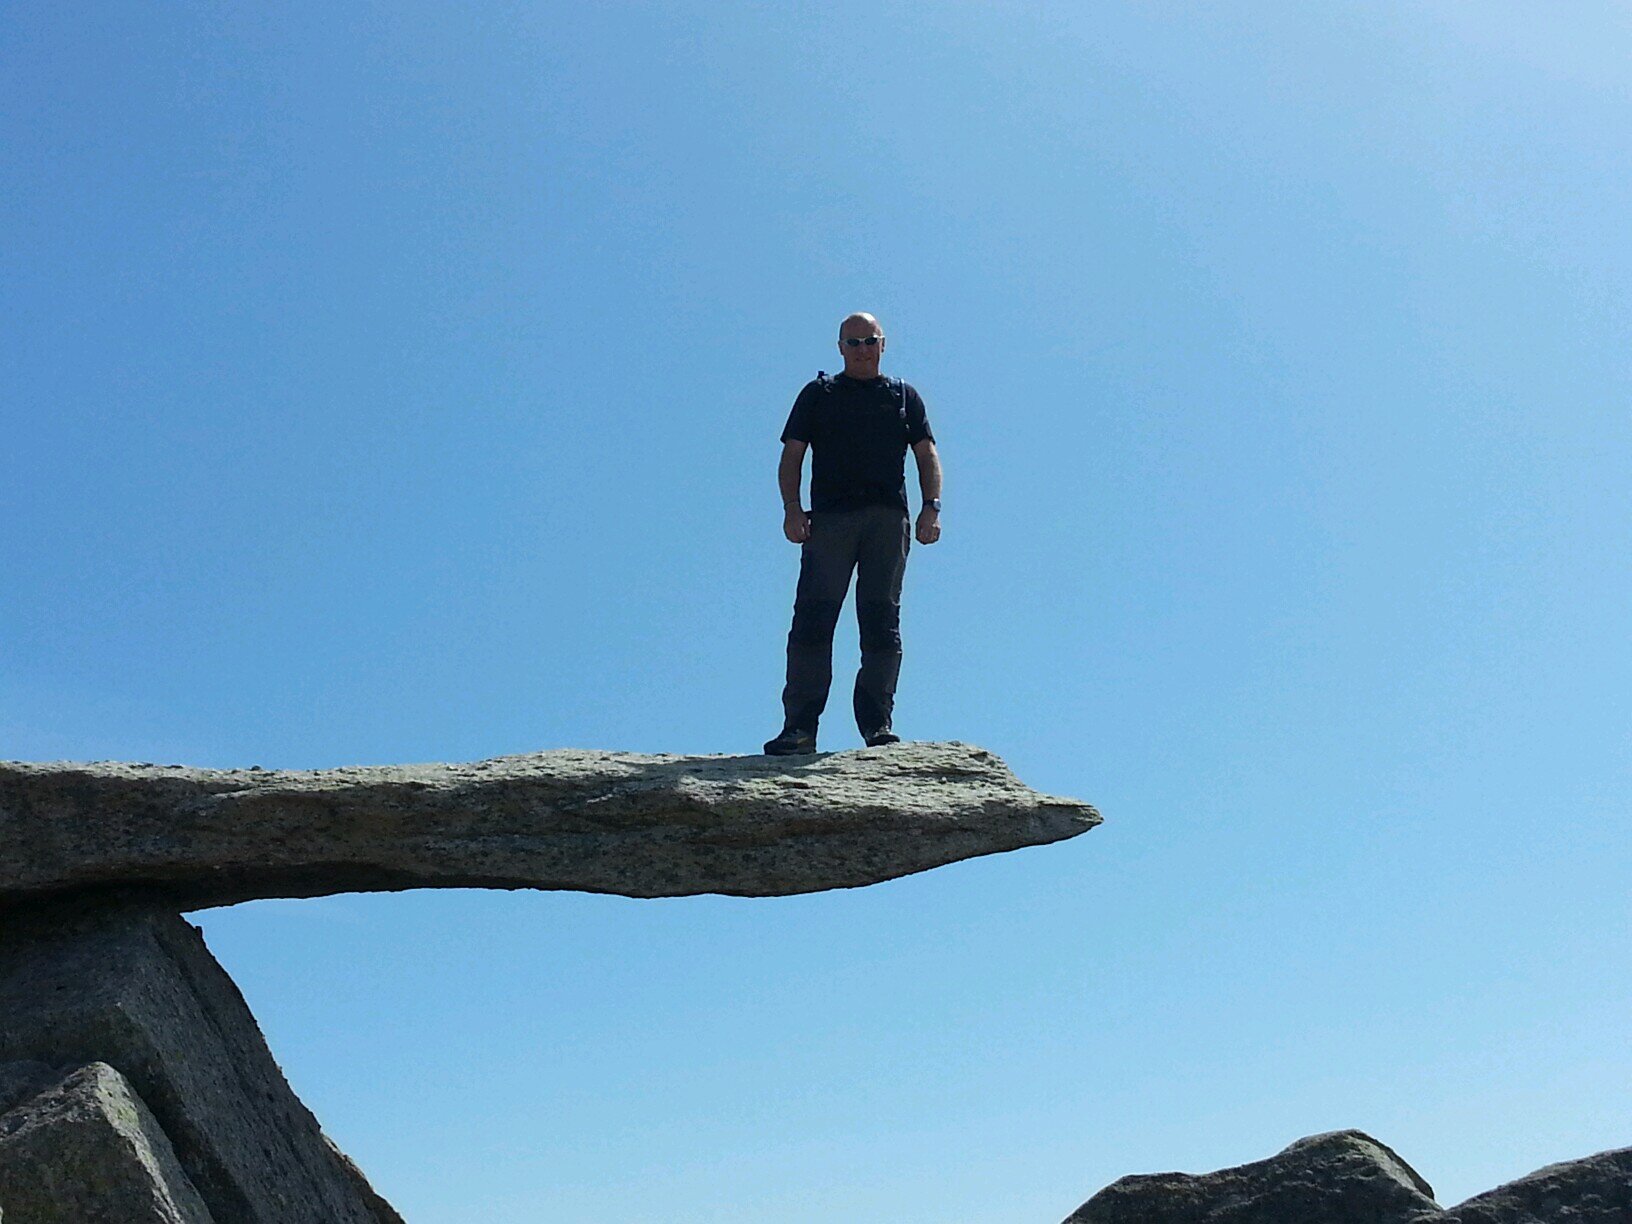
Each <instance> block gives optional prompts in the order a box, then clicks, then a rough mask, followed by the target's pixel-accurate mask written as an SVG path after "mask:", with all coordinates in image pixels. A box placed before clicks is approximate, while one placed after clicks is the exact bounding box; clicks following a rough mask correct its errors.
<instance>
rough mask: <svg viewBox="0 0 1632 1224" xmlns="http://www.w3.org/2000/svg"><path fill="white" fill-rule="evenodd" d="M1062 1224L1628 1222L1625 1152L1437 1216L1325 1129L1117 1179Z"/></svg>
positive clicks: (1392, 1167) (1424, 1187) (1376, 1153)
mask: <svg viewBox="0 0 1632 1224" xmlns="http://www.w3.org/2000/svg"><path fill="white" fill-rule="evenodd" d="M1065 1224H1632V1148H1622V1149H1620V1150H1618V1151H1613V1152H1600V1153H1599V1154H1598V1155H1596V1156H1589V1157H1587V1158H1586V1159H1585V1160H1575V1161H1569V1162H1567V1163H1565V1164H1555V1165H1549V1166H1548V1167H1547V1168H1545V1169H1542V1170H1540V1171H1538V1172H1535V1173H1532V1174H1530V1176H1528V1177H1522V1178H1520V1179H1519V1180H1518V1181H1515V1182H1509V1183H1508V1184H1507V1185H1505V1186H1502V1187H1500V1188H1499V1189H1496V1190H1491V1191H1488V1192H1487V1193H1485V1194H1480V1195H1477V1196H1475V1197H1474V1198H1471V1199H1469V1200H1468V1201H1467V1202H1465V1203H1463V1204H1461V1205H1460V1206H1457V1207H1452V1208H1449V1209H1448V1210H1444V1211H1442V1210H1440V1208H1439V1205H1438V1204H1437V1203H1435V1202H1434V1192H1433V1190H1432V1189H1431V1188H1430V1187H1429V1185H1428V1183H1427V1182H1425V1181H1423V1180H1422V1178H1421V1177H1419V1176H1418V1175H1417V1173H1416V1171H1415V1170H1414V1169H1412V1168H1411V1166H1410V1165H1408V1164H1406V1163H1405V1161H1403V1160H1401V1159H1400V1158H1399V1156H1398V1155H1396V1154H1395V1153H1394V1151H1393V1150H1392V1149H1390V1148H1388V1147H1386V1146H1385V1145H1383V1144H1381V1143H1379V1142H1377V1140H1375V1139H1373V1138H1371V1137H1370V1136H1369V1135H1365V1134H1362V1133H1361V1132H1360V1131H1354V1130H1348V1131H1334V1132H1332V1133H1331V1134H1327V1135H1314V1136H1311V1137H1310V1138H1308V1139H1300V1140H1298V1141H1297V1142H1296V1143H1294V1144H1293V1145H1292V1146H1291V1147H1289V1148H1287V1149H1286V1150H1285V1151H1283V1152H1281V1153H1280V1154H1279V1155H1277V1156H1273V1157H1271V1158H1270V1159H1268V1160H1260V1161H1257V1162H1255V1163H1253V1164H1247V1165H1240V1166H1238V1167H1236V1168H1233V1169H1220V1170H1219V1171H1218V1172H1216V1173H1204V1174H1200V1175H1193V1174H1189V1173H1154V1174H1144V1175H1138V1176H1134V1177H1124V1178H1122V1179H1121V1180H1120V1181H1116V1182H1113V1183H1112V1184H1111V1185H1109V1186H1107V1187H1106V1188H1105V1189H1103V1190H1101V1191H1100V1192H1099V1193H1098V1194H1096V1195H1094V1197H1093V1198H1091V1199H1089V1200H1088V1201H1087V1202H1086V1203H1084V1204H1083V1205H1082V1206H1081V1207H1079V1208H1077V1210H1076V1211H1075V1212H1073V1213H1072V1214H1071V1216H1070V1217H1068V1218H1067V1220H1066V1221H1065Z"/></svg>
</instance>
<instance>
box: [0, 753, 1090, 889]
mask: <svg viewBox="0 0 1632 1224" xmlns="http://www.w3.org/2000/svg"><path fill="white" fill-rule="evenodd" d="M1099 823H1100V817H1099V814H1098V813H1097V812H1096V811H1095V810H1094V809H1093V808H1092V807H1089V806H1088V805H1087V804H1084V803H1079V802H1076V801H1075V800H1070V799H1057V798H1052V797H1050V796H1047V795H1041V794H1038V793H1037V792H1036V791H1033V790H1032V789H1030V788H1029V787H1027V786H1025V785H1024V784H1022V783H1021V782H1020V781H1019V780H1017V779H1016V778H1015V776H1014V775H1013V774H1012V773H1011V772H1010V771H1009V769H1008V768H1007V766H1005V765H1004V764H1003V762H1002V761H1000V760H999V759H998V758H997V757H995V756H993V755H992V754H991V753H989V752H987V751H985V750H984V749H981V748H976V747H972V746H970V745H967V744H957V743H945V744H900V745H893V746H891V747H888V748H870V749H862V750H859V751H854V752H840V753H827V754H819V755H817V756H813V757H764V756H736V757H732V756H672V755H664V756H644V755H637V754H634V753H617V752H592V751H578V750H564V751H554V752H540V753H535V754H530V755H526V756H511V757H500V758H498V759H495V760H489V761H478V762H475V763H473V764H466V765H444V764H433V765H396V766H366V767H352V768H343V769H324V770H314V771H291V770H261V769H229V770H208V769H190V768H184V767H182V766H175V765H145V764H143V765H135V764H119V763H97V764H32V763H0V905H16V904H18V903H22V902H29V901H35V900H40V899H45V898H50V897H54V896H60V895H63V894H67V893H73V892H79V891H83V890H89V889H97V888H122V889H129V888H135V889H140V890H142V891H144V892H146V893H149V894H151V895H152V896H154V897H155V898H157V899H160V900H163V901H164V902H166V903H168V904H172V905H174V906H175V907H177V908H181V909H203V908H208V907H210V906H216V905H230V904H234V903H236V902H240V901H248V900H253V899H258V898H264V897H311V896H323V895H327V894H331V893H341V892H370V891H381V890H393V889H403V888H426V887H444V888H446V887H487V888H544V889H573V890H580V891H585V892H603V893H619V894H622V895H624V896H630V897H672V896H686V895H692V894H697V893H726V894H731V895H736V896H779V895H787V894H793V893H804V892H816V891H820V890H822V889H829V888H854V887H858V886H861V885H866V884H874V883H878V882H879V881H882V880H888V879H892V878H894V877H897V876H903V875H909V874H911V873H913V872H918V871H924V870H927V869H929V868H931V867H938V866H941V865H943V864H946V863H951V862H955V861H957V860H959V859H965V858H972V857H975V856H977V855H983V854H993V853H998V852H1001V851H1006V850H1014V849H1018V848H1019V847H1022V846H1032V845H1042V844H1045V843H1048V842H1054V841H1059V840H1062V839H1064V838H1068V837H1074V836H1076V835H1077V834H1079V833H1084V832H1087V831H1088V830H1089V829H1091V828H1093V827H1094V826H1095V825H1097V824H1099Z"/></svg>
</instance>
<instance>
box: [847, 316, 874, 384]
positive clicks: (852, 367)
mask: <svg viewBox="0 0 1632 1224" xmlns="http://www.w3.org/2000/svg"><path fill="white" fill-rule="evenodd" d="M853 341H860V343H852V342H853ZM839 352H840V354H842V355H843V357H844V372H845V373H846V374H848V375H849V376H850V377H851V378H862V379H866V378H877V377H878V359H879V358H880V357H882V356H883V355H884V333H883V332H882V331H880V330H879V326H878V322H877V321H876V320H873V321H868V320H863V319H846V320H845V323H844V326H843V327H842V328H840V329H839Z"/></svg>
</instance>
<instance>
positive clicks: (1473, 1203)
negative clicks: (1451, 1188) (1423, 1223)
mask: <svg viewBox="0 0 1632 1224" xmlns="http://www.w3.org/2000/svg"><path fill="white" fill-rule="evenodd" d="M1628 1221H1632V1148H1620V1149H1618V1150H1616V1151H1613V1152H1599V1153H1598V1154H1597V1155H1596V1156H1588V1157H1587V1158H1586V1159H1584V1160H1570V1161H1566V1162H1564V1163H1563V1164H1555V1165H1548V1166H1547V1167H1546V1168H1545V1169H1538V1170H1537V1171H1536V1172H1534V1173H1532V1174H1530V1175H1529V1176H1528V1177H1521V1178H1519V1180H1518V1181H1513V1182H1508V1183H1507V1185H1505V1186H1501V1187H1499V1188H1497V1189H1495V1190H1487V1191H1486V1192H1485V1193H1484V1194H1480V1195H1476V1196H1474V1197H1473V1198H1471V1199H1469V1200H1468V1201H1467V1202H1465V1203H1462V1204H1460V1205H1458V1206H1456V1207H1452V1208H1450V1209H1449V1210H1448V1211H1446V1213H1445V1215H1444V1217H1443V1218H1442V1221H1436V1222H1435V1224H1628Z"/></svg>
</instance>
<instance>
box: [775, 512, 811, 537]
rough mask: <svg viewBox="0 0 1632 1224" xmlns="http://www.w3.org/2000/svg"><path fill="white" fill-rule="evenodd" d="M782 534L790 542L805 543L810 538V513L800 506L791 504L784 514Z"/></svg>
mask: <svg viewBox="0 0 1632 1224" xmlns="http://www.w3.org/2000/svg"><path fill="white" fill-rule="evenodd" d="M782 534H783V535H785V536H787V537H788V543H790V544H803V543H804V542H805V541H806V540H808V539H810V515H808V514H806V513H805V512H804V511H803V510H801V509H800V508H799V507H798V506H789V507H788V508H787V510H786V511H785V512H784V513H783V515H782Z"/></svg>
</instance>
